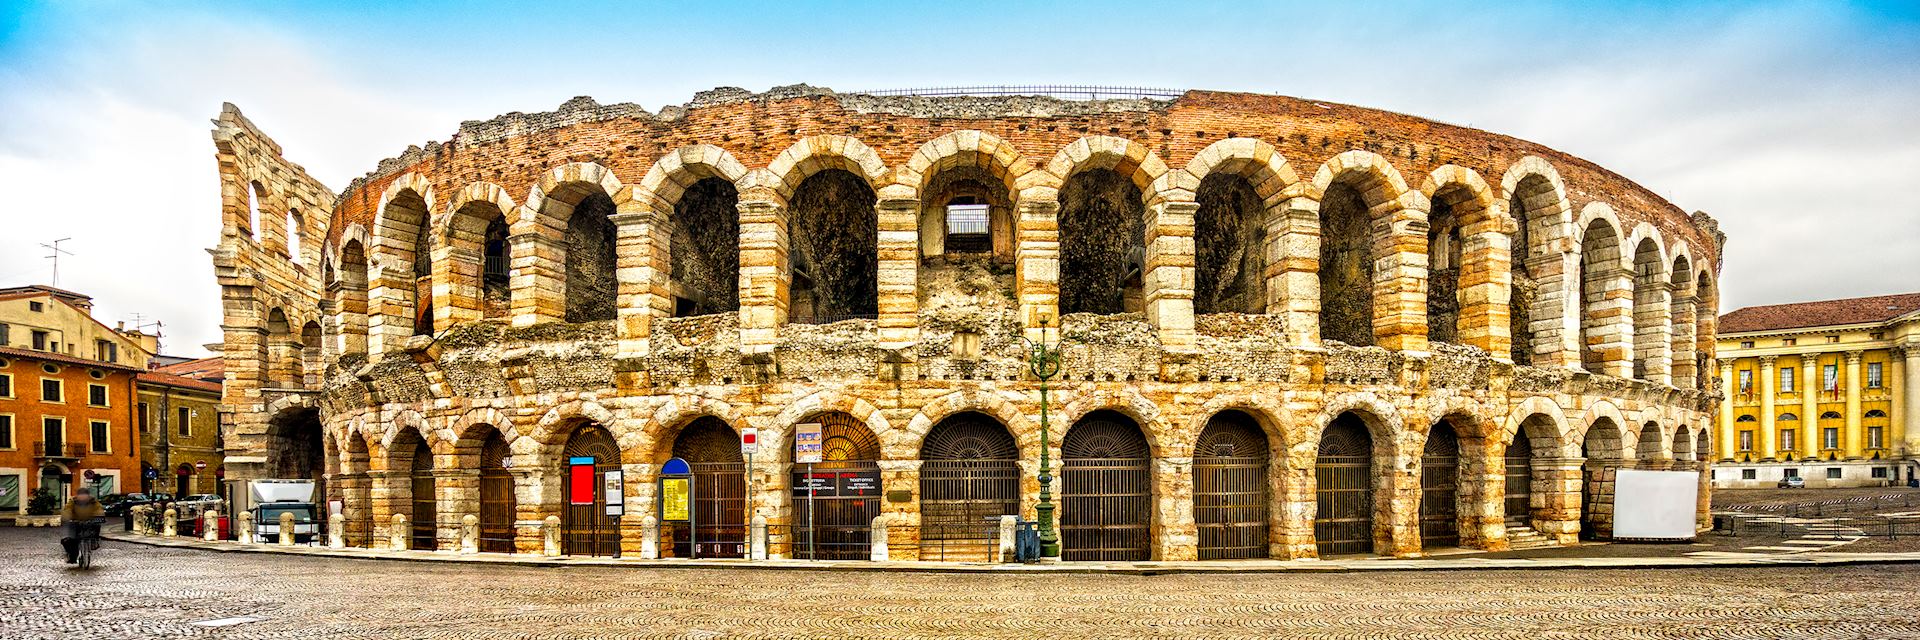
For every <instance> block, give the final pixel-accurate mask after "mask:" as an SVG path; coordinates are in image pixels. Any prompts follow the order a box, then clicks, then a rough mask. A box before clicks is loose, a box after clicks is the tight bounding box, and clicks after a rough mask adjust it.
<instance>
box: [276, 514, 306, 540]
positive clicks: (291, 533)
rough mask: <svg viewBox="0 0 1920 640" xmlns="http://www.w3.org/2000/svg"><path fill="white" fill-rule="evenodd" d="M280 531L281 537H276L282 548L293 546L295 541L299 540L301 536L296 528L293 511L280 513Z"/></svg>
mask: <svg viewBox="0 0 1920 640" xmlns="http://www.w3.org/2000/svg"><path fill="white" fill-rule="evenodd" d="M279 530H280V535H278V536H276V537H277V538H278V540H276V542H279V543H280V546H282V547H291V546H293V542H294V539H295V538H298V537H299V536H300V534H299V532H298V531H296V530H295V528H294V524H293V512H292V511H282V512H280V529H279Z"/></svg>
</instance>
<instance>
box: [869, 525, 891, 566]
mask: <svg viewBox="0 0 1920 640" xmlns="http://www.w3.org/2000/svg"><path fill="white" fill-rule="evenodd" d="M868 540H872V541H873V556H872V558H873V560H874V561H875V562H885V561H887V514H884V513H883V514H880V515H877V516H874V517H873V531H872V537H870V538H868Z"/></svg>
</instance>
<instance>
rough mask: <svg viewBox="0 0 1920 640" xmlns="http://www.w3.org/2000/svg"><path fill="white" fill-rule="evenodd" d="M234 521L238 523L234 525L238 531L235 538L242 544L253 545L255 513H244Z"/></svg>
mask: <svg viewBox="0 0 1920 640" xmlns="http://www.w3.org/2000/svg"><path fill="white" fill-rule="evenodd" d="M234 521H235V522H236V523H237V524H235V525H234V529H235V530H236V531H238V535H236V536H234V537H235V538H236V539H238V540H239V541H240V544H253V541H254V530H253V512H252V511H242V512H240V515H239V517H237V518H235V520H234Z"/></svg>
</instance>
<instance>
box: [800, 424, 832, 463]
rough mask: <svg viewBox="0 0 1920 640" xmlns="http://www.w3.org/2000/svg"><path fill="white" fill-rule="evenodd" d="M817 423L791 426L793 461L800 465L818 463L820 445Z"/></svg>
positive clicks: (821, 442) (821, 441) (819, 428)
mask: <svg viewBox="0 0 1920 640" xmlns="http://www.w3.org/2000/svg"><path fill="white" fill-rule="evenodd" d="M820 431H821V425H820V423H818V422H806V423H801V424H797V425H794V426H793V461H794V462H797V463H800V464H812V463H815V462H819V461H820V452H821V448H820V447H821V445H822V444H824V441H823V440H822V439H821V435H820Z"/></svg>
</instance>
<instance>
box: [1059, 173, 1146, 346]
mask: <svg viewBox="0 0 1920 640" xmlns="http://www.w3.org/2000/svg"><path fill="white" fill-rule="evenodd" d="M1059 202H1060V213H1059V229H1060V313H1061V314H1062V315H1065V314H1069V313H1098V314H1113V313H1138V312H1141V311H1144V310H1145V309H1146V302H1145V299H1144V298H1143V297H1142V296H1143V294H1142V289H1141V276H1142V274H1143V272H1144V270H1145V269H1146V265H1147V240H1146V229H1145V226H1144V223H1143V220H1144V218H1145V216H1146V203H1145V201H1144V200H1142V199H1141V195H1140V188H1139V187H1138V186H1136V185H1134V183H1133V181H1132V180H1129V179H1128V178H1127V177H1126V176H1124V175H1121V174H1120V173H1119V172H1117V171H1114V170H1112V169H1088V170H1085V171H1081V172H1079V173H1075V174H1074V175H1073V177H1071V178H1068V179H1067V182H1066V184H1065V185H1063V186H1062V187H1061V188H1060V195H1059Z"/></svg>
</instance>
